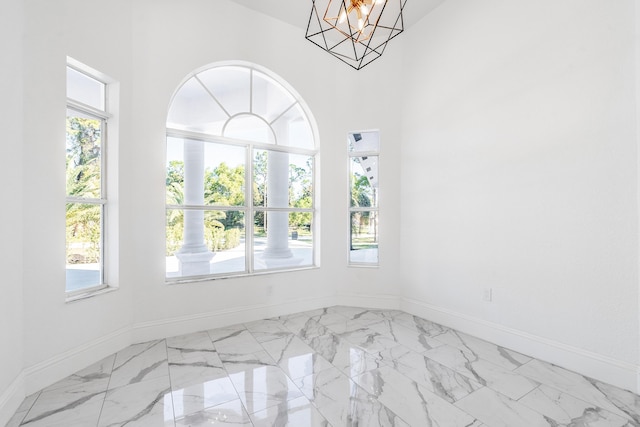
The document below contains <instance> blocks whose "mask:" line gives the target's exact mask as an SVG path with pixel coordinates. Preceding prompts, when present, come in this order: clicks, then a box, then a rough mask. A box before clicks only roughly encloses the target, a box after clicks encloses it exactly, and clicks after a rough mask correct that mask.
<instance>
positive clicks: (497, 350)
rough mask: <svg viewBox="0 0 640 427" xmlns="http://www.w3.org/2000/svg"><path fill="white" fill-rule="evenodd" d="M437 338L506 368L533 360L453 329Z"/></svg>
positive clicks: (512, 367) (514, 367)
mask: <svg viewBox="0 0 640 427" xmlns="http://www.w3.org/2000/svg"><path fill="white" fill-rule="evenodd" d="M437 340H438V341H441V342H443V343H445V344H449V345H451V346H453V347H457V348H459V349H461V350H465V351H467V352H468V353H473V354H475V355H477V356H478V357H479V358H481V359H483V360H486V361H487V362H491V363H493V364H496V365H498V366H500V367H502V368H504V369H510V370H512V369H516V368H518V367H520V366H522V365H523V364H525V363H527V362H528V361H530V360H531V358H530V357H528V356H525V355H523V354H520V353H517V352H515V351H512V350H509V349H506V348H503V347H500V346H497V345H495V344H493V343H490V342H487V341H484V340H481V339H479V338H476V337H473V336H471V335H467V334H464V333H462V332H457V331H453V330H449V331H447V332H446V333H443V334H440V335H438V338H437Z"/></svg>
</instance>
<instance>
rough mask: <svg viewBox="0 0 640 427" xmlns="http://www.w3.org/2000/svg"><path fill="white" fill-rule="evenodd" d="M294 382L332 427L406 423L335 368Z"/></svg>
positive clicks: (399, 426)
mask: <svg viewBox="0 0 640 427" xmlns="http://www.w3.org/2000/svg"><path fill="white" fill-rule="evenodd" d="M296 384H297V385H298V386H299V387H300V390H302V392H303V393H304V394H305V396H306V397H307V398H308V399H309V400H310V401H311V402H312V403H313V404H314V406H315V407H316V408H317V409H318V411H319V412H320V413H321V414H322V415H323V416H324V417H325V418H326V419H327V421H328V422H329V423H330V424H331V425H333V426H367V427H368V426H371V427H376V426H389V427H390V426H395V427H409V426H410V425H409V424H407V423H406V422H405V421H404V420H402V419H401V418H400V417H399V416H398V415H397V414H395V413H394V412H393V411H391V410H390V409H389V408H387V407H386V406H384V405H383V404H381V403H380V402H379V401H378V400H377V399H376V397H375V396H374V395H372V394H370V393H368V392H367V391H366V390H364V389H363V388H362V387H359V386H358V385H357V384H356V383H355V382H354V381H353V380H352V379H350V378H349V377H347V376H346V375H344V374H343V373H342V372H340V371H339V370H338V369H336V368H331V369H327V370H325V371H322V372H319V373H317V374H313V375H309V376H308V377H304V378H300V379H298V380H296Z"/></svg>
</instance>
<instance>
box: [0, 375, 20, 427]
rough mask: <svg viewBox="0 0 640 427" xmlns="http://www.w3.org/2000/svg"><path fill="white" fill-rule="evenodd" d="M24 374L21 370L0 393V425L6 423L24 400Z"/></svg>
mask: <svg viewBox="0 0 640 427" xmlns="http://www.w3.org/2000/svg"><path fill="white" fill-rule="evenodd" d="M25 396H26V393H25V391H24V375H23V373H22V372H20V374H19V375H18V376H17V377H16V378H15V379H14V380H13V381H12V382H11V384H9V387H7V389H6V390H5V391H4V392H3V393H2V395H0V426H4V425H6V424H7V423H8V422H9V420H10V419H11V417H13V414H14V413H15V412H16V410H17V409H18V408H19V407H20V404H21V403H22V401H23V400H24V398H25Z"/></svg>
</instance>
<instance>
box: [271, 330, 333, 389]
mask: <svg viewBox="0 0 640 427" xmlns="http://www.w3.org/2000/svg"><path fill="white" fill-rule="evenodd" d="M263 347H264V348H265V349H266V350H267V352H268V353H269V354H270V355H271V357H273V359H274V360H275V361H276V363H277V364H278V366H280V368H281V369H282V370H283V371H285V372H286V373H287V375H288V376H289V378H291V379H296V378H300V377H304V376H307V375H311V374H313V373H314V372H319V371H321V370H323V369H328V368H331V366H332V365H331V364H330V363H329V362H327V361H326V360H325V359H324V358H323V357H322V356H320V355H319V354H317V353H316V352H314V351H313V349H312V348H311V347H309V346H308V345H307V344H305V343H304V342H303V341H302V340H301V339H300V338H298V337H297V336H295V335H291V336H289V337H287V338H282V339H279V340H274V341H269V342H267V343H263Z"/></svg>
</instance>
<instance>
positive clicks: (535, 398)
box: [519, 384, 629, 427]
mask: <svg viewBox="0 0 640 427" xmlns="http://www.w3.org/2000/svg"><path fill="white" fill-rule="evenodd" d="M519 402H520V403H522V404H523V405H525V406H527V407H529V408H531V409H533V410H534V411H536V412H538V413H540V414H542V415H544V416H545V417H546V418H547V419H549V420H553V422H555V423H556V424H557V425H570V426H589V427H623V426H626V425H627V423H628V422H629V420H627V419H626V418H623V417H620V416H618V415H614V414H612V413H611V412H609V411H605V410H604V409H602V408H598V407H597V406H594V405H591V404H590V403H587V402H584V401H582V400H579V399H576V398H575V397H573V396H570V395H568V394H566V393H563V392H561V391H559V390H556V389H553V388H551V387H549V386H546V385H544V384H543V385H541V386H540V387H538V388H536V389H535V390H533V391H532V392H531V393H529V394H527V395H526V396H524V397H523V398H522V399H520V401H519Z"/></svg>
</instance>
